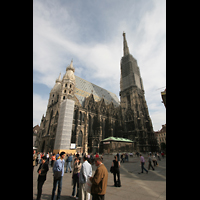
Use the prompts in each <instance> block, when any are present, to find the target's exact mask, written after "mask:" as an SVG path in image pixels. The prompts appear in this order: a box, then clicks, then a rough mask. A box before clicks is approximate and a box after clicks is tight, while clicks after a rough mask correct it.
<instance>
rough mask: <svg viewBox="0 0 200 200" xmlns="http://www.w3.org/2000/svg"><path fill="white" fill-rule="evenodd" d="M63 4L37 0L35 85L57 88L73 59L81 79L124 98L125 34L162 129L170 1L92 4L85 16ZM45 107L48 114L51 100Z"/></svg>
mask: <svg viewBox="0 0 200 200" xmlns="http://www.w3.org/2000/svg"><path fill="white" fill-rule="evenodd" d="M49 2H50V3H49ZM114 2H116V1H113V3H114ZM120 2H121V1H119V3H120ZM61 3H62V1H58V3H56V2H54V1H46V2H45V3H43V2H41V1H34V18H33V23H34V24H33V25H34V26H33V31H34V32H33V58H34V62H33V70H34V77H33V81H34V83H42V84H45V85H47V86H48V87H49V88H51V87H53V85H54V84H55V79H56V78H57V77H58V75H59V73H60V72H61V73H62V75H64V73H65V69H66V67H67V66H68V65H69V64H70V61H71V59H72V58H73V60H74V66H75V74H76V75H77V76H80V77H82V78H84V79H86V80H88V81H91V82H93V83H94V84H97V85H99V86H101V87H103V88H105V89H107V90H110V91H111V92H114V93H115V94H116V95H117V96H118V94H119V82H120V59H121V57H122V55H123V52H122V50H123V46H122V45H123V38H122V32H123V31H125V32H126V38H127V42H128V46H129V50H130V53H131V54H132V55H133V57H134V58H136V60H137V62H138V65H139V67H140V72H141V76H142V79H143V84H144V89H145V97H146V101H147V104H148V106H149V112H150V115H151V117H152V121H153V122H154V123H153V125H154V129H155V130H158V129H159V128H160V127H161V125H162V124H164V123H165V109H164V108H161V107H162V106H163V104H162V103H161V97H160V91H156V89H157V88H160V87H163V86H165V85H166V78H165V76H166V44H165V43H166V6H165V4H166V2H165V1H158V0H152V1H148V3H147V2H146V1H140V3H138V1H127V2H126V3H124V2H123V3H120V5H118V4H116V3H114V4H112V3H111V4H112V6H108V5H109V4H108V3H105V2H103V3H98V5H96V6H95V5H91V4H89V3H88V2H87V1H86V3H85V4H86V5H85V6H84V7H83V9H82V8H81V10H80V12H77V11H78V10H77V9H78V7H80V6H78V5H77V4H76V5H74V3H68V2H67V3H66V2H65V4H64V5H61ZM87 3H88V4H87ZM91 8H92V9H91ZM131 10H132V12H130V11H131ZM72 11H73V12H72ZM84 13H85V14H84ZM102 13H103V14H102ZM97 22H98V23H97ZM90 24H92V25H90ZM97 30H99V32H98V31H97ZM96 38H100V40H95V39H96ZM36 75H37V76H36ZM48 93H49V91H48ZM34 95H35V94H34ZM37 98H38V97H37ZM42 106H44V108H43V110H44V112H45V111H46V106H47V100H46V104H45V105H44V104H41V107H42ZM156 107H157V108H158V109H157V110H156V109H155V108H156ZM44 112H43V113H44ZM43 113H42V114H43ZM42 114H41V116H42ZM35 115H37V113H36V114H35V112H34V116H35ZM159 115H160V117H158V116H159ZM41 116H40V117H39V119H41ZM35 119H36V118H35Z"/></svg>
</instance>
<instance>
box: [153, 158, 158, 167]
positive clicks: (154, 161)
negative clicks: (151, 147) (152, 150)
mask: <svg viewBox="0 0 200 200" xmlns="http://www.w3.org/2000/svg"><path fill="white" fill-rule="evenodd" d="M152 160H153V165H154V167H155V166H156V165H157V159H156V157H155V156H153V158H152Z"/></svg>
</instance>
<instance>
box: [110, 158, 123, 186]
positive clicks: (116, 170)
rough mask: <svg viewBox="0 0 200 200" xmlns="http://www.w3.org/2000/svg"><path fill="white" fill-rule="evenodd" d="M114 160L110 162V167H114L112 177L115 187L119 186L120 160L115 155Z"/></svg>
mask: <svg viewBox="0 0 200 200" xmlns="http://www.w3.org/2000/svg"><path fill="white" fill-rule="evenodd" d="M114 158H115V159H114V160H113V162H112V167H114V171H113V177H114V186H115V187H121V181H120V171H119V168H120V161H118V158H117V156H114ZM116 175H117V181H116Z"/></svg>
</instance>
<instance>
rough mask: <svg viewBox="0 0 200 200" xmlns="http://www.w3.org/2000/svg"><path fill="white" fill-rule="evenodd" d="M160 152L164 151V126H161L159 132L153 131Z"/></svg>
mask: <svg viewBox="0 0 200 200" xmlns="http://www.w3.org/2000/svg"><path fill="white" fill-rule="evenodd" d="M155 136H156V138H157V142H158V146H159V150H160V151H166V124H164V125H162V128H161V129H160V130H159V131H155Z"/></svg>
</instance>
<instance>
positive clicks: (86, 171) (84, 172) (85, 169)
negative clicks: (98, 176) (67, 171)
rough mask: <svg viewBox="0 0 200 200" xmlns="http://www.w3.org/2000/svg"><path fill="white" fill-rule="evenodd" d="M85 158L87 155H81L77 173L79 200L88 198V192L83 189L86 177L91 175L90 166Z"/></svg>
mask: <svg viewBox="0 0 200 200" xmlns="http://www.w3.org/2000/svg"><path fill="white" fill-rule="evenodd" d="M87 159H88V157H87V156H83V164H82V167H81V171H80V174H79V200H88V199H90V193H87V192H86V191H85V183H86V182H87V179H88V177H91V176H92V166H91V164H90V163H89V162H88V161H87Z"/></svg>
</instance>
